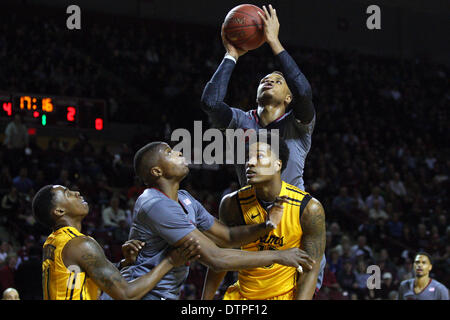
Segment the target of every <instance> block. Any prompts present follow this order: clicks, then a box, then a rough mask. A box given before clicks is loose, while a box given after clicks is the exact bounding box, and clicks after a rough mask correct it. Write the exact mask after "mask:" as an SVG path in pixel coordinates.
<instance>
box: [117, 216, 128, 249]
mask: <svg viewBox="0 0 450 320" xmlns="http://www.w3.org/2000/svg"><path fill="white" fill-rule="evenodd" d="M129 233H130V228H129V226H128V224H127V222H126V221H125V219H120V220H119V226H118V227H117V228H116V229H115V230H114V233H113V238H114V242H115V243H118V244H122V243H125V242H127V241H128V234H129Z"/></svg>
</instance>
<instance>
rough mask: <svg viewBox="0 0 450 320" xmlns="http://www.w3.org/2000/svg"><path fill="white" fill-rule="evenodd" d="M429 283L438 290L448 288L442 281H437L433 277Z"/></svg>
mask: <svg viewBox="0 0 450 320" xmlns="http://www.w3.org/2000/svg"><path fill="white" fill-rule="evenodd" d="M431 284H432V285H433V286H435V287H436V288H438V289H440V290H448V289H447V287H446V286H445V285H444V284H443V283H440V282H439V281H437V280H435V279H432V280H431Z"/></svg>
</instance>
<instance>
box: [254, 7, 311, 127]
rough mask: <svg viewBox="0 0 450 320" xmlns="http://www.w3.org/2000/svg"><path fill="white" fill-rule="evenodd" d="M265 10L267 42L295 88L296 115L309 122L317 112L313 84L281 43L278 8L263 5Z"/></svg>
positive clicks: (298, 118) (293, 106) (293, 107)
mask: <svg viewBox="0 0 450 320" xmlns="http://www.w3.org/2000/svg"><path fill="white" fill-rule="evenodd" d="M263 10H264V12H265V13H266V14H265V16H263V15H262V14H260V16H261V18H262V19H263V21H264V33H265V36H266V42H267V43H268V44H269V45H270V47H271V48H272V52H273V54H274V55H275V56H276V58H277V60H278V62H279V63H280V65H281V69H282V70H281V71H282V72H283V74H284V76H285V78H286V81H287V83H288V86H289V88H291V89H295V90H293V92H292V93H293V94H294V95H295V99H294V100H293V101H292V102H291V105H292V109H293V112H294V116H295V118H296V119H297V120H299V121H300V122H301V123H302V124H308V123H310V122H311V121H312V119H313V118H314V113H315V110H314V104H313V102H312V91H311V85H310V84H309V82H308V80H307V79H306V77H305V75H304V74H303V73H302V72H301V71H300V69H299V67H298V65H297V64H296V63H295V61H294V59H292V57H291V56H290V55H289V53H287V51H286V50H285V49H284V47H283V46H282V45H281V42H280V40H279V38H278V33H279V30H280V23H279V21H278V17H277V13H276V10H275V9H274V8H272V6H271V5H269V10H267V8H266V7H265V6H263ZM258 13H259V12H258Z"/></svg>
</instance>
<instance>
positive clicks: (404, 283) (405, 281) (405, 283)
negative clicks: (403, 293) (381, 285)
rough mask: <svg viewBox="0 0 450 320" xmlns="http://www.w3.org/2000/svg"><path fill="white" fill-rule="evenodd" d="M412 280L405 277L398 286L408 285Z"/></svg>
mask: <svg viewBox="0 0 450 320" xmlns="http://www.w3.org/2000/svg"><path fill="white" fill-rule="evenodd" d="M412 282H414V279H406V280H403V281H402V282H400V287H409V286H410V285H411V283H412Z"/></svg>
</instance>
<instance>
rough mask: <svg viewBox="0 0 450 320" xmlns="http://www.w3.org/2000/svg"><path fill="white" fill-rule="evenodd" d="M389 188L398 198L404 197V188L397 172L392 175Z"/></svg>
mask: <svg viewBox="0 0 450 320" xmlns="http://www.w3.org/2000/svg"><path fill="white" fill-rule="evenodd" d="M389 188H390V189H391V190H392V191H393V192H394V193H395V194H396V195H397V196H399V197H404V196H406V188H405V185H404V184H403V182H402V181H401V180H400V174H399V173H398V172H396V173H395V174H394V179H392V180H391V181H389Z"/></svg>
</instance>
